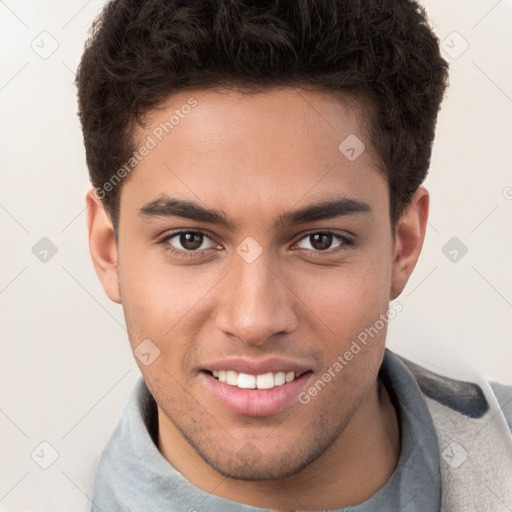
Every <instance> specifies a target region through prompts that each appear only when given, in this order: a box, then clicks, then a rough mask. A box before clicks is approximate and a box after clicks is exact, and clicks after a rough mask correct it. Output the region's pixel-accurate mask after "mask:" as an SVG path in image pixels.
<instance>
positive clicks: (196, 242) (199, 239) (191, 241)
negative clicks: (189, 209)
mask: <svg viewBox="0 0 512 512" xmlns="http://www.w3.org/2000/svg"><path fill="white" fill-rule="evenodd" d="M208 242H210V245H208ZM161 243H162V244H164V246H165V247H166V248H167V249H169V250H170V251H171V252H174V253H177V254H178V253H181V254H183V255H189V254H193V253H196V252H197V253H201V252H202V251H203V250H207V249H212V248H214V247H215V244H214V243H213V240H212V239H211V238H210V237H209V236H207V235H205V234H204V233H201V232H200V231H179V232H177V233H171V234H170V235H167V236H165V237H164V238H163V239H162V241H161Z"/></svg>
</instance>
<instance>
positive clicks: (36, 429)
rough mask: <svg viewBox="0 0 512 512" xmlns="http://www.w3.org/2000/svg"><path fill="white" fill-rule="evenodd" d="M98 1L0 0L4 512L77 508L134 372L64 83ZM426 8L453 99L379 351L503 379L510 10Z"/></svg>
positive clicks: (505, 6)
mask: <svg viewBox="0 0 512 512" xmlns="http://www.w3.org/2000/svg"><path fill="white" fill-rule="evenodd" d="M102 3H103V2H102V1H99V0H92V1H89V2H85V1H84V2H69V1H64V0H59V1H56V0H53V1H50V2H38V1H35V0H32V1H29V0H25V1H23V0H20V1H18V2H14V1H13V0H5V1H2V2H0V41H1V48H2V52H1V55H0V59H1V60H0V112H1V117H0V126H1V139H0V140H1V143H2V151H1V152H0V169H1V176H2V180H1V186H0V226H1V235H2V237H1V240H2V248H3V250H2V251H0V265H1V267H0V332H1V339H2V341H1V348H2V350H1V372H0V390H1V391H0V432H1V433H2V435H1V436H0V453H1V460H2V463H1V464H0V510H9V511H22V510H23V511H27V510H34V511H35V510H38V511H48V512H50V511H51V512H58V511H66V512H68V511H70V510H73V511H76V512H81V511H83V512H85V511H88V510H89V508H90V502H89V497H90V496H91V487H92V471H93V468H94V464H95V462H96V460H97V457H98V454H99V451H100V450H101V448H102V447H103V446H104V444H105V443H106V441H107V439H108V437H109V436H110V434H111V432H112V430H113V429H114V427H115V424H116V423H117V421H118V419H119V415H120V413H121V410H122V407H123V405H124V402H125V400H126V397H127V395H128V393H129V392H130V390H131V388H132V387H133V385H134V383H135V381H136V380H137V378H138V377H139V375H140V373H139V370H138V367H137V365H136V364H135V362H134V358H133V355H132V353H131V351H130V349H129V343H128V338H127V333H126V329H125V325H124V318H123V312H122V308H121V306H119V305H116V304H114V303H111V302H110V301H109V300H108V298H107V297H106V296H105V294H104V293H103V289H102V287H101V285H100V283H99V281H98V279H97V277H96V274H95V272H94V269H93V266H92V263H91V261H90V257H89V252H88V243H87V234H86V220H85V219H86V217H85V211H84V209H85V202H84V195H85V192H86V190H87V189H88V187H89V182H88V174H87V169H86V165H85V157H84V149H83V145H82V139H81V131H80V126H79V122H78V118H77V117H76V109H77V107H76V100H75V94H76V91H75V88H74V85H73V78H74V70H76V67H77V64H78V62H79V59H80V56H81V52H82V49H83V43H84V41H85V39H86V35H87V30H88V27H89V25H90V23H91V21H92V19H93V18H94V17H95V15H96V14H97V13H98V11H99V9H100V8H101V5H102ZM425 6H426V7H427V10H428V12H429V15H430V17H431V20H432V23H433V24H434V26H435V29H436V32H437V34H438V35H439V37H440V38H441V39H442V40H443V41H444V42H443V47H444V48H445V49H446V50H447V51H448V52H449V53H450V54H451V57H450V56H448V54H446V53H445V57H446V58H447V59H448V61H449V62H450V65H451V70H450V88H449V90H448V93H447V97H446V99H445V101H444V104H443V107H442V111H441V113H440V116H439V121H438V128H437V137H436V142H435V146H434V151H433V158H432V165H431V170H430V174H429V177H428V179H427V181H426V183H425V185H426V187H427V188H428V189H429V191H430V194H431V213H430V224H429V228H428V233H427V236H426V240H425V245H424V249H423V253H422V256H421V258H420V261H419V263H418V265H417V267H416V269H415V271H414V273H413V275H412V277H411V279H410V282H409V284H408V286H407V288H406V289H405V291H404V292H403V293H402V295H401V297H400V298H399V300H400V302H401V303H402V304H403V311H402V312H401V313H400V314H399V315H398V316H397V317H396V318H395V319H393V320H392V322H391V323H390V326H389V334H388V346H389V347H390V348H391V349H392V350H395V351H396V352H398V353H400V354H403V355H405V356H406V357H410V358H412V359H416V360H418V361H428V360H434V359H436V358H440V359H442V360H445V361H448V362H449V363H450V364H451V366H452V367H453V369H454V370H457V368H458V367H459V365H460V364H461V362H462V361H466V362H467V363H469V364H471V365H473V366H474V367H475V368H477V369H478V370H479V371H481V372H483V373H484V374H485V375H486V376H489V377H494V378H497V379H501V380H503V381H507V382H512V341H511V333H512V265H511V262H512V237H511V234H512V232H511V231H512V223H511V220H512V172H511V170H512V152H511V151H510V149H511V144H512V137H511V134H512V67H511V65H510V55H511V54H512V32H511V31H510V27H511V26H512V3H511V2H510V1H509V0H501V1H496V0H478V1H475V0H451V1H450V2H446V1H441V0H428V1H427V2H425ZM42 32H46V33H45V34H43V35H41V33H42ZM454 32H456V34H454ZM464 41H466V42H467V43H465V42H464ZM57 44H58V48H56V50H55V52H54V53H53V54H52V55H50V56H47V55H46V54H45V53H44V52H47V53H49V52H50V51H51V50H52V49H53V47H56V45H57ZM466 44H468V45H469V46H468V48H467V49H466V50H465V51H464V52H463V53H461V52H462V50H463V49H464V48H465V45H466ZM36 52H39V54H38V53H36ZM459 53H461V55H460V56H459V55H458V54H459ZM41 55H42V56H41ZM42 57H47V58H42ZM43 237H47V238H48V239H49V240H51V242H52V244H54V246H55V247H56V249H57V252H56V254H55V255H54V256H53V257H51V258H49V259H48V261H47V262H46V263H43V262H41V261H40V260H39V259H38V258H37V257H36V256H35V255H34V254H33V247H34V246H35V245H36V244H37V243H41V244H43V247H46V246H45V245H44V244H45V243H46V244H47V243H48V242H44V241H43V242H40V240H41V238H43ZM454 237H456V238H457V239H458V241H457V240H456V241H452V242H451V243H452V244H453V243H455V244H458V246H453V247H452V246H450V245H449V246H447V247H446V244H447V243H448V242H449V241H450V240H451V239H452V238H454ZM461 244H464V246H465V247H466V248H467V253H466V254H465V255H464V256H463V257H461V256H460V255H461V254H462V252H461V247H462V245H461ZM38 247H39V246H36V248H38ZM457 247H458V248H457ZM454 248H455V250H457V251H458V252H457V256H458V258H457V259H458V261H456V262H453V261H451V260H450V258H453V255H454V253H453V250H454ZM39 249H40V248H39ZM35 252H37V251H35ZM450 252H451V253H452V254H451V255H450ZM445 253H446V254H445ZM50 254H51V253H50ZM42 441H47V442H49V443H50V444H51V445H52V446H53V447H54V449H55V450H56V451H57V452H58V454H59V457H58V459H57V460H56V462H55V463H54V464H53V465H51V466H50V467H49V468H48V469H42V468H41V467H39V466H38V465H37V464H36V463H35V462H34V460H33V459H32V458H31V455H30V454H31V453H32V452H33V450H34V449H36V453H40V449H41V448H40V443H41V442H42ZM38 447H39V448H38ZM43 448H44V447H43ZM38 450H39V451H38ZM49 452H50V450H49V449H48V448H47V449H46V455H45V456H49V455H48V454H49Z"/></svg>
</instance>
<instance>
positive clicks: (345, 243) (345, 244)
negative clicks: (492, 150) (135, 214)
mask: <svg viewBox="0 0 512 512" xmlns="http://www.w3.org/2000/svg"><path fill="white" fill-rule="evenodd" d="M184 233H188V234H190V233H192V234H202V235H204V236H206V237H207V238H209V239H210V240H212V242H215V241H214V240H213V239H212V237H211V236H209V235H208V233H207V232H205V231H202V230H200V229H195V230H187V231H184V230H182V231H176V232H173V233H169V234H167V235H165V236H164V237H163V238H161V239H160V240H159V241H158V243H160V244H162V245H163V246H164V249H165V250H166V251H169V252H170V253H172V254H175V255H176V256H178V257H180V258H199V257H201V256H202V255H203V254H204V253H205V252H206V251H208V250H209V249H201V250H200V251H198V250H196V251H185V250H179V249H175V248H174V247H172V246H171V245H170V244H169V243H168V242H169V240H171V239H172V238H174V237H176V236H178V235H182V234H184ZM318 234H322V235H333V236H334V237H335V238H337V239H338V241H340V242H342V245H340V246H338V247H336V248H335V249H334V250H331V249H326V250H325V251H320V250H314V249H302V250H304V251H307V252H309V253H313V254H315V255H322V254H331V255H332V254H335V253H338V252H340V251H346V250H348V249H349V248H350V247H352V246H353V245H354V239H353V238H352V237H349V236H347V235H346V234H341V233H339V232H338V231H329V230H325V231H323V230H320V231H312V232H309V233H306V234H305V235H304V236H303V237H302V238H300V239H299V240H298V241H297V242H296V243H299V242H300V241H302V240H304V239H305V238H307V237H309V236H313V235H318Z"/></svg>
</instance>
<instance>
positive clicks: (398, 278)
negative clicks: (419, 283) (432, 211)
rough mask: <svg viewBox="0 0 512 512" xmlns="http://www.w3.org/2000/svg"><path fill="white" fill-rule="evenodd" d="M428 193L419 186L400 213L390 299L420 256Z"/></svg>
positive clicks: (399, 290)
mask: <svg viewBox="0 0 512 512" xmlns="http://www.w3.org/2000/svg"><path fill="white" fill-rule="evenodd" d="M428 208H429V194H428V190H427V189H426V188H425V187H421V186H420V187H419V188H418V190H417V191H416V192H415V194H414V195H413V196H412V198H411V202H410V203H409V204H408V206H407V207H406V208H405V210H404V212H403V213H402V215H401V217H400V219H399V221H398V226H397V228H396V239H395V250H394V257H393V263H392V277H391V294H390V300H394V299H396V298H397V297H398V296H399V295H400V294H401V293H402V291H403V289H404V288H405V285H406V284H407V281H408V280H409V277H410V275H411V274H412V271H413V270H414V267H415V266H416V262H417V261H418V258H419V256H420V252H421V248H422V247H423V241H424V239H425V232H426V229H427V221H428Z"/></svg>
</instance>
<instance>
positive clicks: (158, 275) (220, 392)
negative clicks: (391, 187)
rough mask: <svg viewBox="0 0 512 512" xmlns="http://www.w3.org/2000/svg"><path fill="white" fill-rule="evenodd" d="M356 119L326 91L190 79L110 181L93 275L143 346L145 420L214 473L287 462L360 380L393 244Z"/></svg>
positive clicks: (353, 399)
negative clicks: (246, 89)
mask: <svg viewBox="0 0 512 512" xmlns="http://www.w3.org/2000/svg"><path fill="white" fill-rule="evenodd" d="M191 98H192V99H191ZM185 105H193V107H191V108H186V107H184V106H185ZM172 115H174V116H175V119H173V121H171V122H172V123H173V124H172V128H170V127H169V126H170V125H169V123H168V124H167V125H165V122H168V121H169V119H170V118H171V116H172ZM178 118H179V121H177V122H176V119H178ZM360 121H361V114H360V112H359V111H358V110H357V109H356V108H355V106H354V105H353V104H352V106H351V104H350V103H348V102H344V101H341V100H340V99H337V98H335V97H334V96H332V95H331V94H329V93H326V92H313V91H304V90H300V89H291V88H287V89H282V90H267V91H265V92H262V93H258V94H254V95H250V96H249V95H244V94H241V93H237V92H233V91H226V90H224V91H221V90H203V91H198V92H194V93H190V92H181V93H179V94H175V95H173V96H172V97H170V98H169V100H168V101H167V102H166V103H165V104H164V105H163V106H162V108H161V109H160V110H159V111H157V112H155V113H153V114H152V116H151V117H150V118H149V120H148V123H147V125H146V128H145V129H144V130H142V129H139V131H138V133H137V140H138V145H137V147H141V146H142V145H143V144H148V145H149V146H154V147H152V148H151V149H150V150H149V151H148V152H146V151H143V152H144V153H147V154H145V155H144V156H143V157H142V158H140V160H139V162H138V164H137V167H136V169H135V170H134V171H132V174H131V175H130V177H129V179H128V180H127V182H126V183H125V184H124V186H123V190H122V194H121V206H120V217H119V242H118V246H117V247H116V251H117V253H116V259H117V261H116V265H115V275H116V277H113V272H110V274H109V276H110V277H109V278H106V277H105V276H104V278H103V282H104V284H105V280H109V282H110V284H108V285H106V290H107V293H109V294H110V296H111V298H113V299H114V300H118V301H119V302H121V303H122V305H123V309H124V313H125V318H126V324H127V328H128V332H129V338H130V343H131V346H132V349H134V350H136V354H137V350H139V352H140V350H141V348H138V347H139V345H140V344H141V343H143V342H144V343H145V345H144V344H143V345H140V347H142V348H144V350H143V352H144V353H145V354H146V355H145V356H144V357H145V360H144V359H143V361H144V363H145V364H144V363H143V362H142V361H141V360H140V359H138V358H137V359H136V361H137V364H138V365H139V367H140V370H141V372H142V375H143V377H144V379H145V381H146V383H147V386H148V388H149V390H150V391H151V393H152V395H153V396H154V398H155V400H156V402H157V404H158V407H159V427H160V429H161V433H162V432H165V433H166V435H168V436H170V437H173V438H175V441H176V443H179V442H181V441H184V442H185V444H186V445H187V446H189V447H193V449H194V450H195V452H196V453H197V454H199V456H200V457H201V459H202V460H203V461H206V462H207V463H208V465H209V467H211V468H213V469H214V470H216V471H217V472H219V473H221V474H223V475H227V476H230V477H233V478H238V479H246V480H260V479H274V478H281V477H286V476H289V475H292V474H295V473H297V472H299V471H300V470H301V469H303V468H305V467H306V466H307V465H308V464H310V463H311V462H312V461H314V460H315V459H317V457H319V456H320V455H322V454H323V453H324V452H325V451H326V450H327V449H328V448H329V446H331V445H332V443H333V442H334V441H335V440H336V438H337V437H338V436H339V435H340V433H341V432H342V431H343V429H344V428H345V426H346V425H347V424H348V423H349V422H350V420H351V419H352V418H353V416H354V415H355V414H356V413H357V410H358V409H359V408H360V407H361V404H363V403H364V399H365V397H366V396H367V394H368V391H369V390H370V389H373V388H372V386H373V385H374V384H375V380H376V376H377V373H378V370H379V366H380V363H381V360H382V356H383V351H384V341H385V332H386V328H385V326H384V327H383V328H381V329H380V330H379V332H378V333H377V334H375V335H374V336H373V337H367V342H366V343H365V344H364V343H362V342H361V341H360V340H361V336H360V335H361V333H363V332H365V329H368V328H370V327H372V326H375V324H376V322H377V321H378V320H379V319H381V318H382V315H383V314H386V312H387V310H388V308H389V300H390V299H391V298H394V296H395V295H396V293H394V292H393V289H394V287H395V288H396V283H395V284H394V279H395V277H396V276H394V274H393V272H394V267H393V265H394V263H393V261H394V257H395V256H396V253H397V251H396V246H395V244H394V242H393V238H392V232H391V227H390V220H389V199H388V187H387V181H386V178H385V176H384V175H383V174H382V173H381V172H380V171H379V170H377V168H376V165H375V160H374V159H373V158H372V155H371V154H370V148H369V142H368V141H367V140H366V137H365V134H364V132H363V129H362V124H361V122H360ZM162 126H165V127H166V128H167V130H165V129H164V128H162ZM148 137H149V138H150V139H151V140H152V141H153V143H155V144H153V143H152V142H149V140H150V139H148ZM347 137H350V138H349V139H348V141H349V142H351V144H349V145H348V150H347V147H346V146H342V150H343V151H342V150H340V149H339V146H340V143H342V142H343V141H344V140H345V139H346V138H347ZM355 137H357V139H356V138H355ZM358 140H359V141H362V142H364V143H365V144H366V150H365V151H362V152H361V154H360V155H359V156H357V154H358V153H359V152H360V150H361V149H362V146H361V145H360V144H361V142H359V141H358ZM351 147H353V148H354V149H355V151H351V150H350V148H351ZM343 148H345V149H343ZM141 156H142V155H141ZM354 156H356V158H354ZM409 270H410V271H412V268H411V269H409ZM116 279H118V282H117V281H116ZM404 284H405V283H404ZM399 287H400V286H399ZM114 288H116V289H118V290H119V296H118V297H116V296H115V295H116V293H117V292H115V291H113V290H114ZM381 323H382V322H381ZM379 325H381V324H379ZM144 340H146V341H144ZM148 340H150V341H148ZM354 342H356V343H357V345H358V346H359V351H357V353H356V349H355V348H354ZM351 349H352V350H351ZM347 352H352V354H353V357H352V358H350V360H347V358H346V357H344V355H345V354H346V353H347ZM147 354H149V356H148V355H147ZM340 357H341V358H342V360H343V361H344V362H343V364H342V363H341V362H340ZM336 362H338V364H336ZM340 365H341V369H340ZM226 372H227V373H226ZM327 373H330V375H331V378H330V379H327V377H326V374H327ZM224 378H227V380H228V382H221V380H223V379H224ZM219 379H220V380H219ZM292 379H293V380H292ZM288 380H289V382H288ZM319 380H320V381H322V382H323V385H318V381H319ZM315 383H316V393H315V392H314V391H312V392H310V390H311V389H312V388H314V387H315ZM254 386H256V388H254ZM272 386H273V387H272ZM259 388H261V389H259Z"/></svg>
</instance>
